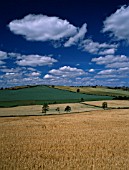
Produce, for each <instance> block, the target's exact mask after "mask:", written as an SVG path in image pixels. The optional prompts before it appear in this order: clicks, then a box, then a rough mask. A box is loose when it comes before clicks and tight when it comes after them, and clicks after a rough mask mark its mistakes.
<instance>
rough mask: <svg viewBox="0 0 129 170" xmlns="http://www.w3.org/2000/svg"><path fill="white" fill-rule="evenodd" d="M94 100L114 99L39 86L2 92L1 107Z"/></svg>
mask: <svg viewBox="0 0 129 170" xmlns="http://www.w3.org/2000/svg"><path fill="white" fill-rule="evenodd" d="M81 99H84V101H93V100H109V99H112V97H109V96H100V95H86V94H81V93H76V92H70V91H67V90H60V89H55V88H51V87H48V86H37V87H31V88H23V89H18V90H0V107H14V106H24V105H42V104H43V103H50V104H52V103H76V102H80V101H81Z"/></svg>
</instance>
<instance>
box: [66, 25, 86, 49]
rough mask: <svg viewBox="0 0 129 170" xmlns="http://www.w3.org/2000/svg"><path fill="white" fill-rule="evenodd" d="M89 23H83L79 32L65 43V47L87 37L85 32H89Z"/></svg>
mask: <svg viewBox="0 0 129 170" xmlns="http://www.w3.org/2000/svg"><path fill="white" fill-rule="evenodd" d="M86 27H87V24H86V23H85V24H83V26H82V27H81V28H80V29H79V31H78V33H77V34H76V35H75V36H73V37H70V38H69V40H68V41H67V42H66V43H65V44H64V47H70V46H72V45H75V44H76V43H77V42H78V41H79V40H82V39H83V38H84V37H85V34H86V32H87V28H86Z"/></svg>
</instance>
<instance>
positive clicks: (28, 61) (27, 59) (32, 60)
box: [16, 55, 57, 67]
mask: <svg viewBox="0 0 129 170" xmlns="http://www.w3.org/2000/svg"><path fill="white" fill-rule="evenodd" d="M55 62H57V60H56V59H54V58H52V57H49V56H40V55H22V56H21V59H19V60H17V61H16V63H17V64H18V65H20V66H32V67H36V66H46V65H52V64H53V63H55Z"/></svg>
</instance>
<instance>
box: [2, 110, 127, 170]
mask: <svg viewBox="0 0 129 170" xmlns="http://www.w3.org/2000/svg"><path fill="white" fill-rule="evenodd" d="M0 169H1V170H24V169H27V170H40V169H41V170H72V169H74V170H128V169H129V109H124V110H122V109H119V110H117V109H116V110H105V111H92V112H86V113H80V114H67V115H57V116H36V117H15V118H13V117H12V118H11V117H10V118H0Z"/></svg>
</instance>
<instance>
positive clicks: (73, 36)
mask: <svg viewBox="0 0 129 170" xmlns="http://www.w3.org/2000/svg"><path fill="white" fill-rule="evenodd" d="M27 84H55V85H74V86H78V85H81V86H86V85H104V86H129V2H128V1H126V0H125V1H124V0H113V2H112V1H111V0H105V1H104V0H96V1H95V0H76V1H75V0H36V1H35V0H31V1H30V0H20V1H16V0H13V1H9V0H8V1H7V0H5V1H4V2H0V87H7V86H16V85H27Z"/></svg>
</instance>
